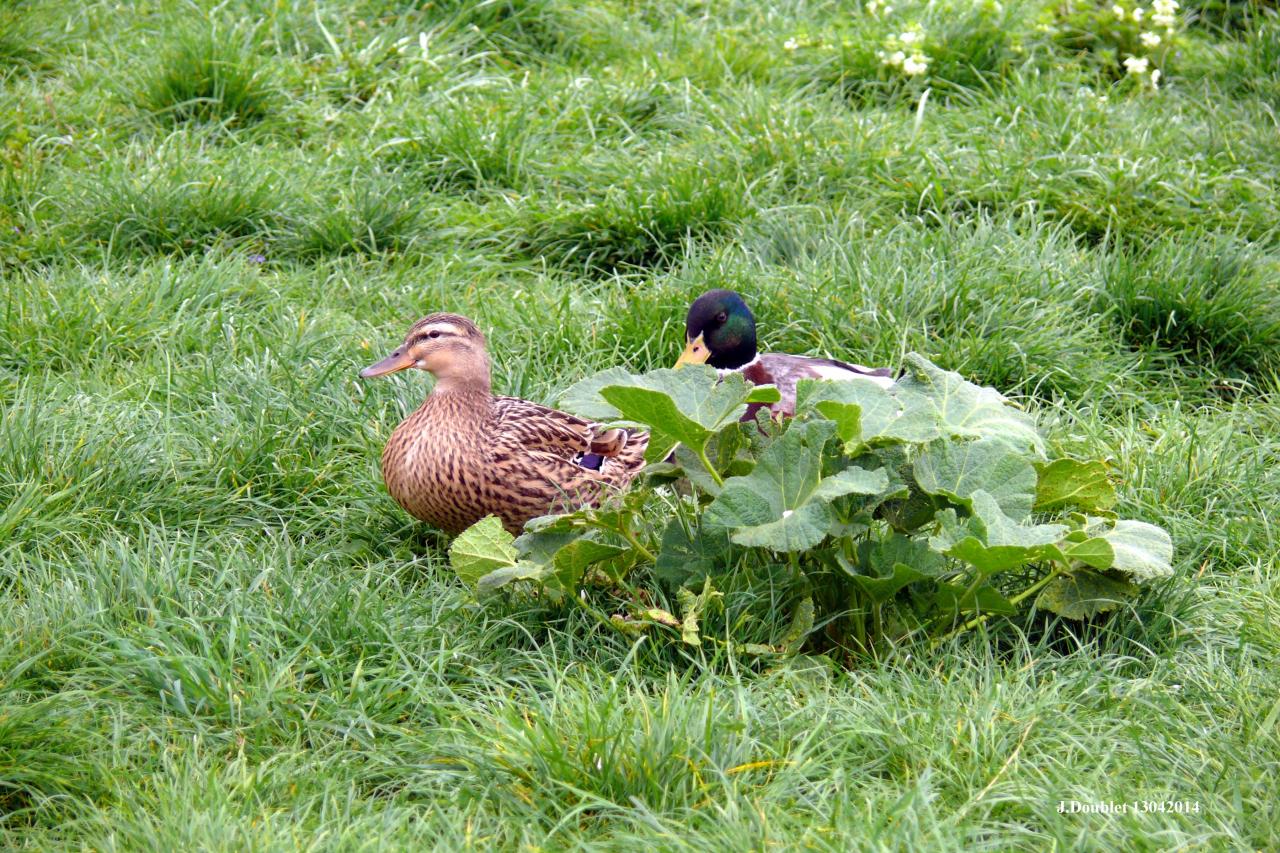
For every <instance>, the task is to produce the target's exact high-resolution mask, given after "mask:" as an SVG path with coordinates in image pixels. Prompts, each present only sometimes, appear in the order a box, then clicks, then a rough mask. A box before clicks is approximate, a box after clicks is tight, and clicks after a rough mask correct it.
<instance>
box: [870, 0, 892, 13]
mask: <svg viewBox="0 0 1280 853" xmlns="http://www.w3.org/2000/svg"><path fill="white" fill-rule="evenodd" d="M866 9H867V14H868V15H876V16H881V15H888V14H890V13H891V12H893V7H892V6H890V5H889V4H888V3H884V2H882V0H867V5H866Z"/></svg>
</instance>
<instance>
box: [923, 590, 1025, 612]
mask: <svg viewBox="0 0 1280 853" xmlns="http://www.w3.org/2000/svg"><path fill="white" fill-rule="evenodd" d="M934 603H935V604H936V605H937V607H938V608H939V609H941V610H945V611H949V612H951V613H994V614H996V615H998V616H1008V615H1010V614H1012V613H1015V612H1017V608H1015V607H1014V606H1013V604H1012V603H1011V602H1010V601H1009V599H1007V598H1005V597H1004V596H1003V595H1001V594H1000V591H999V590H998V589H996V588H995V587H993V586H991V585H989V584H983V585H981V586H979V587H978V588H977V589H975V590H973V591H972V592H969V591H968V590H967V589H966V588H965V587H963V586H957V585H955V584H949V583H940V584H938V592H937V594H936V595H935V596H934Z"/></svg>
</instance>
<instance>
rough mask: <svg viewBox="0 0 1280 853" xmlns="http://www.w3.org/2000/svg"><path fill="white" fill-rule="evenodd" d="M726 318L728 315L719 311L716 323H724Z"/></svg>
mask: <svg viewBox="0 0 1280 853" xmlns="http://www.w3.org/2000/svg"><path fill="white" fill-rule="evenodd" d="M728 319H729V315H728V314H726V313H725V312H723V311H721V312H720V313H719V314H717V315H716V323H717V324H719V325H724V321H725V320H728Z"/></svg>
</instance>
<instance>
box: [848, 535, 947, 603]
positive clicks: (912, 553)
mask: <svg viewBox="0 0 1280 853" xmlns="http://www.w3.org/2000/svg"><path fill="white" fill-rule="evenodd" d="M842 565H843V564H842ZM850 568H852V567H846V570H848V569H850ZM858 569H859V571H858V572H850V574H851V575H852V577H853V580H854V582H855V583H857V584H858V586H859V587H861V588H862V590H863V591H864V592H866V593H867V595H869V596H870V597H871V599H872V601H876V602H883V601H888V600H889V599H891V598H893V597H894V596H895V595H897V593H898V591H899V590H901V589H902V588H903V587H904V586H906V585H907V584H910V583H914V582H916V581H918V580H924V579H925V578H929V577H937V576H938V575H940V574H942V573H943V572H944V571H945V570H946V561H945V560H944V559H943V558H942V556H941V555H940V554H938V553H936V552H934V551H933V550H931V549H930V548H929V546H928V544H927V543H926V542H924V541H923V540H921V539H913V538H911V537H909V536H904V535H902V534H901V533H893V532H890V533H888V534H887V535H886V536H885V537H884V538H883V539H880V540H878V541H869V542H862V543H860V544H859V546H858Z"/></svg>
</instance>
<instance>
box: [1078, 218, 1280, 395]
mask: <svg viewBox="0 0 1280 853" xmlns="http://www.w3.org/2000/svg"><path fill="white" fill-rule="evenodd" d="M1278 279H1280V258H1277V257H1275V256H1274V255H1271V254H1266V253H1262V252H1260V251H1257V250H1255V249H1250V248H1248V247H1246V246H1243V245H1241V244H1240V243H1238V242H1234V241H1228V240H1225V239H1218V240H1196V239H1194V238H1193V239H1187V238H1176V239H1165V240H1161V241H1159V242H1157V243H1155V244H1154V245H1152V246H1150V247H1149V248H1147V249H1146V250H1142V251H1131V252H1124V253H1121V254H1119V255H1117V256H1116V257H1115V259H1114V260H1113V261H1112V263H1111V264H1110V267H1109V269H1108V270H1107V273H1106V280H1105V283H1104V285H1103V287H1102V288H1100V289H1099V291H1098V299H1099V300H1100V301H1101V302H1102V303H1103V304H1104V305H1106V306H1108V307H1109V308H1110V309H1111V311H1112V319H1113V321H1114V323H1115V325H1116V327H1117V328H1118V329H1119V331H1120V334H1121V335H1122V336H1123V337H1124V338H1125V340H1127V341H1128V342H1129V343H1130V344H1131V345H1133V346H1135V347H1155V348H1157V349H1161V350H1165V351H1168V352H1169V353H1171V354H1172V355H1173V356H1174V357H1176V358H1178V359H1180V360H1183V361H1185V362H1189V363H1191V364H1197V365H1202V366H1204V367H1206V368H1208V369H1210V370H1219V371H1223V372H1224V373H1226V374H1243V376H1244V377H1246V378H1259V379H1262V378H1266V377H1267V376H1269V375H1270V374H1272V373H1274V372H1275V371H1276V370H1277V369H1280V287H1278V286H1277V280H1278Z"/></svg>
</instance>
